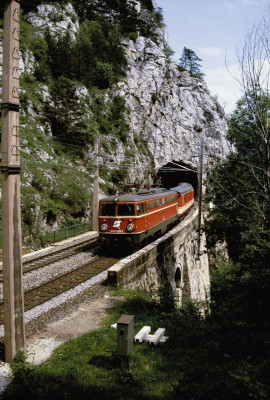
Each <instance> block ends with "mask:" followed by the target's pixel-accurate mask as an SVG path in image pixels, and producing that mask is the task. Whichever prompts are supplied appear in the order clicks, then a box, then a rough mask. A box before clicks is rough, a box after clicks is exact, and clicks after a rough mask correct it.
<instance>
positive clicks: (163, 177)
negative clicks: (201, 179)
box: [154, 160, 198, 196]
mask: <svg viewBox="0 0 270 400" xmlns="http://www.w3.org/2000/svg"><path fill="white" fill-rule="evenodd" d="M157 182H159V183H160V184H161V186H164V187H167V188H172V187H175V186H177V185H178V184H179V183H180V182H188V183H190V184H191V185H192V186H193V188H194V194H195V196H196V194H197V189H198V174H197V170H196V169H195V168H193V167H191V166H190V165H188V164H185V163H184V162H182V161H174V160H173V161H170V162H169V163H167V164H166V165H164V166H163V167H161V168H160V169H159V170H158V172H157V175H156V178H155V182H154V183H157Z"/></svg>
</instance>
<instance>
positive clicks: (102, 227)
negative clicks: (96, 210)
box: [100, 224, 108, 232]
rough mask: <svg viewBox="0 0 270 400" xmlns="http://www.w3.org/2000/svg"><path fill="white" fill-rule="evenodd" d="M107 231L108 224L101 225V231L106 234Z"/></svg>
mask: <svg viewBox="0 0 270 400" xmlns="http://www.w3.org/2000/svg"><path fill="white" fill-rule="evenodd" d="M107 229H108V226H107V224H101V225H100V230H101V231H102V232H106V230H107Z"/></svg>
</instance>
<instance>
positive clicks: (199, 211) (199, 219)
mask: <svg viewBox="0 0 270 400" xmlns="http://www.w3.org/2000/svg"><path fill="white" fill-rule="evenodd" d="M202 169H203V139H201V143H200V170H199V202H198V208H199V210H198V243H197V253H196V260H199V259H200V246H201V222H202V221H201V220H202Z"/></svg>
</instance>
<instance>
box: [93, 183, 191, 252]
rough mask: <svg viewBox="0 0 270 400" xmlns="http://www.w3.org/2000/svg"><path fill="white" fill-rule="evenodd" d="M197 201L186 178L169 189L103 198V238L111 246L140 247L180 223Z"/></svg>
mask: <svg viewBox="0 0 270 400" xmlns="http://www.w3.org/2000/svg"><path fill="white" fill-rule="evenodd" d="M193 204H194V189H193V187H192V186H191V185H190V184H189V183H186V182H183V183H180V184H179V185H178V186H176V187H173V188H170V189H165V188H155V189H141V190H138V191H137V192H134V193H127V194H120V195H115V196H108V197H105V198H103V199H101V200H100V202H99V215H98V226H99V238H100V241H101V243H102V244H103V245H104V246H106V247H110V248H116V247H117V248H120V249H121V248H123V249H125V248H138V247H140V246H141V245H145V244H147V243H148V242H149V241H150V240H151V239H153V238H156V237H158V236H160V235H161V234H164V233H165V232H166V231H167V230H169V229H171V228H172V227H173V226H174V225H176V224H177V223H178V222H179V220H180V219H181V217H182V216H183V215H184V214H185V213H186V212H187V211H188V210H189V209H190V208H191V207H192V206H193Z"/></svg>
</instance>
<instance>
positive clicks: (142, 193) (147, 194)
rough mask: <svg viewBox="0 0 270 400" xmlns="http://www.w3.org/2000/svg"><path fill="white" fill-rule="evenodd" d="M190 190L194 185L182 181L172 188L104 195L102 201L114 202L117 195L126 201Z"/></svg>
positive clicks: (119, 199) (120, 199)
mask: <svg viewBox="0 0 270 400" xmlns="http://www.w3.org/2000/svg"><path fill="white" fill-rule="evenodd" d="M190 190H193V187H192V185H190V184H189V183H186V182H182V183H180V184H179V185H178V186H175V187H173V188H170V189H165V188H156V189H141V190H138V191H137V192H134V193H125V194H117V195H113V196H108V197H104V198H103V199H101V200H100V201H106V202H113V201H114V199H115V198H116V197H117V199H118V200H117V201H125V202H130V201H143V200H150V199H153V198H156V197H160V196H164V195H165V196H166V195H170V194H173V193H175V192H177V193H181V194H184V193H186V192H189V191H190Z"/></svg>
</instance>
